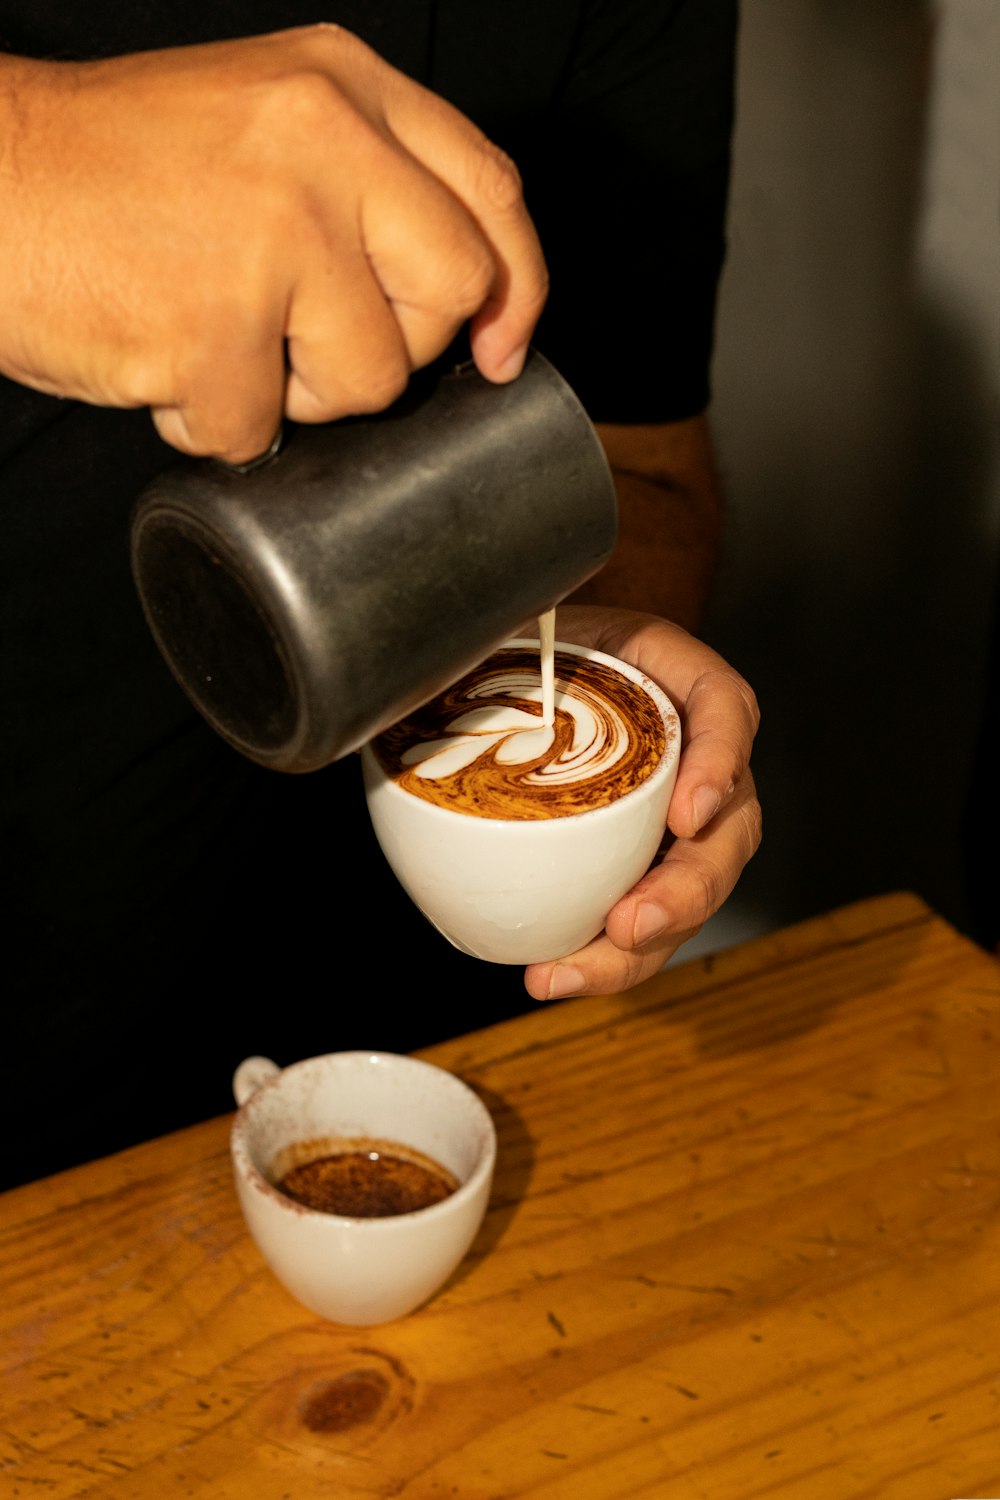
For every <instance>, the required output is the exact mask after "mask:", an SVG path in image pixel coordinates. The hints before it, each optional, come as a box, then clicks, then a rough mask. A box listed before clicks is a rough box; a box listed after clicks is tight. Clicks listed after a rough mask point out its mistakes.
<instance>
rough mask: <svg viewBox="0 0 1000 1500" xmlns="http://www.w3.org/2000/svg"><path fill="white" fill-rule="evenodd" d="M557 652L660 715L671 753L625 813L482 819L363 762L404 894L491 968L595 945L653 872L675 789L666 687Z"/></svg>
mask: <svg viewBox="0 0 1000 1500" xmlns="http://www.w3.org/2000/svg"><path fill="white" fill-rule="evenodd" d="M507 644H508V645H526V644H527V645H531V644H537V642H535V643H533V642H529V641H522V640H520V639H518V640H515V641H510V642H508V643H507ZM556 647H557V649H558V650H559V651H568V652H570V653H572V654H574V655H578V656H584V657H589V658H591V659H592V660H595V661H599V662H603V663H605V664H606V665H609V666H612V667H614V668H615V669H616V670H617V671H618V672H620V673H622V674H623V675H624V676H626V677H629V678H631V680H632V681H633V682H637V683H640V684H641V685H642V687H644V688H645V690H646V692H647V693H648V694H649V695H650V697H651V698H652V699H653V701H654V702H655V703H656V704H657V706H658V707H659V709H660V713H661V716H662V718H663V723H664V726H665V728H666V731H667V744H666V750H665V752H664V754H663V756H662V757H661V759H660V761H659V764H658V765H657V767H656V769H655V770H654V771H653V772H652V774H651V775H650V776H649V777H648V778H647V779H646V780H645V781H644V782H642V783H641V784H640V785H639V786H637V787H635V788H634V789H633V790H632V791H630V792H628V793H626V794H625V795H624V796H622V797H619V798H618V799H617V800H616V801H615V802H611V803H608V804H607V805H605V806H603V807H595V808H591V809H589V810H587V811H585V812H581V813H574V814H571V815H569V816H567V817H554V818H543V819H532V820H528V821H524V820H520V821H518V820H510V821H508V820H505V819H500V818H481V817H476V816H473V815H471V814H468V813H464V812H460V811H456V810H453V809H451V808H444V807H440V806H438V805H436V804H434V803H432V802H428V801H425V800H424V799H423V798H421V797H416V796H414V795H413V794H412V793H410V792H407V791H405V790H404V789H403V788H402V787H401V786H400V785H399V783H398V782H396V781H395V780H394V779H393V778H392V777H391V776H389V775H388V774H387V773H386V772H385V771H384V770H383V768H382V766H381V765H380V763H379V761H378V759H377V757H376V755H375V753H374V751H373V750H372V747H371V745H370V744H368V745H365V746H363V748H362V751H361V760H362V768H363V773H364V783H365V792H366V796H367V800H368V810H369V813H370V816H371V820H372V826H373V828H374V830H375V835H376V837H377V839H378V841H379V844H380V846H381V848H382V851H383V853H384V854H385V856H386V858H387V860H388V862H389V864H390V865H391V867H392V869H393V871H394V872H395V875H396V877H397V879H398V880H399V882H400V884H401V885H402V886H403V888H404V889H405V890H406V891H407V893H408V894H409V896H410V898H411V899H412V900H413V901H414V902H415V904H416V905H417V906H418V907H419V908H420V910H421V911H422V912H423V914H424V916H425V917H427V919H428V920H429V921H430V922H432V923H433V925H434V926H435V927H436V928H437V929H438V931H439V932H441V933H442V934H443V936H444V937H446V938H447V939H448V940H449V942H451V943H452V944H453V946H454V947H456V948H459V949H461V950H462V951H463V952H465V953H469V954H472V955H473V957H475V958H482V959H487V960H489V961H490V962H493V963H501V964H530V963H539V962H543V961H545V960H547V959H553V958H562V957H564V956H565V955H566V954H568V953H573V952H575V951H576V950H577V949H578V948H582V947H583V946H584V945H585V944H586V943H589V942H590V940H591V938H594V937H596V936H597V934H598V933H599V932H601V931H602V930H603V927H604V921H605V918H606V917H607V914H608V912H609V911H610V910H611V908H612V907H613V906H614V905H615V903H616V902H617V901H618V900H620V898H621V897H622V896H624V895H625V893H626V892H627V891H629V890H631V888H632V886H633V885H635V883H636V881H637V880H639V879H640V877H641V876H642V875H644V874H645V872H646V870H647V869H648V868H649V866H650V864H651V863H652V860H653V856H654V855H655V853H656V851H657V848H658V847H659V845H660V842H661V840H662V838H663V833H664V830H665V828H666V821H667V809H668V806H669V803H670V797H671V793H672V792H673V789H674V783H675V782H676V780H677V766H678V762H679V760H680V746H681V726H680V719H679V717H678V714H677V711H676V709H675V708H674V706H673V704H672V703H671V702H670V700H669V698H668V697H667V695H666V693H664V691H663V690H662V688H661V687H660V686H659V685H658V684H657V683H655V682H653V681H652V679H651V678H649V677H647V676H646V675H645V674H644V673H643V672H640V671H639V670H638V669H637V668H635V667H633V666H631V665H630V664H629V663H627V662H623V661H619V660H618V659H617V658H616V657H612V656H608V655H606V654H605V653H604V652H601V651H594V650H591V649H589V648H586V647H583V646H575V645H567V644H566V643H565V642H562V641H557V642H556Z"/></svg>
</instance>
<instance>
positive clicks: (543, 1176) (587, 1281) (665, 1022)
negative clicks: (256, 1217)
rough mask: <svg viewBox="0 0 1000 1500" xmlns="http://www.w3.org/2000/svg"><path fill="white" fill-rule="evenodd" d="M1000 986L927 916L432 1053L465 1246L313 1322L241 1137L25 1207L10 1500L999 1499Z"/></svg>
mask: <svg viewBox="0 0 1000 1500" xmlns="http://www.w3.org/2000/svg"><path fill="white" fill-rule="evenodd" d="M998 1046H1000V964H998V963H997V961H996V960H995V959H994V958H993V957H992V956H991V955H988V954H986V953H985V952H983V951H982V950H981V949H979V948H978V947H976V946H975V945H974V944H972V943H970V942H968V941H967V940H965V939H964V938H962V937H960V936H959V935H958V934H956V933H955V932H954V931H953V930H952V929H951V928H950V927H949V926H948V925H947V924H946V923H945V922H943V921H942V920H941V919H940V918H938V917H937V916H935V915H934V914H933V913H932V912H930V911H929V910H928V909H927V907H926V906H924V905H923V903H921V902H920V901H919V900H918V899H917V898H915V897H913V896H911V895H908V894H905V893H902V894H897V895H891V896H887V897H884V898H881V899H879V900H875V901H870V902H864V903H860V904H858V905H856V906H852V907H849V908H847V909H845V910H841V911H837V912H833V913H831V914H830V915H829V916H826V917H823V918H820V919H816V920H814V921H811V922H807V923H804V924H801V925H800V926H797V927H794V928H790V929H787V930H785V931H783V932H779V933H776V934H774V935H772V936H769V937H766V938H763V939H760V940H757V941H755V942H752V943H749V944H747V945H746V946H744V947H742V948H738V949H734V950H732V951H730V952H727V953H723V954H720V955H716V956H715V957H713V958H709V959H703V960H698V961H692V962H691V963H689V964H686V965H682V966H679V967H674V968H671V969H667V970H666V971H664V972H663V973H662V974H659V975H657V976H656V977H655V979H653V980H650V981H649V982H647V983H646V984H645V985H644V986H642V987H640V988H639V989H637V990H634V991H632V992H631V993H630V994H628V995H625V996H617V997H602V998H598V999H590V1000H580V1001H571V1002H568V1003H564V1004H562V1005H556V1006H551V1007H547V1008H546V1007H542V1008H539V1010H538V1011H536V1012H533V1013H532V1014H530V1015H529V1016H527V1017H524V1018H522V1019H520V1020H517V1021H513V1022H508V1023H506V1024H504V1025H502V1026H498V1027H495V1028H491V1029H490V1030H488V1031H485V1032H480V1033H475V1034H472V1035H470V1036H468V1037H464V1038H458V1039H456V1040H455V1041H453V1042H450V1043H448V1044H446V1045H443V1046H440V1047H437V1048H433V1049H429V1050H428V1051H427V1052H426V1053H424V1054H422V1055H424V1056H426V1057H428V1058H430V1059H431V1060H433V1061H435V1062H438V1063H440V1064H442V1065H443V1066H445V1067H448V1068H450V1069H452V1070H453V1071H455V1072H457V1073H459V1074H461V1076H463V1077H464V1078H465V1079H466V1080H467V1081H468V1082H470V1083H471V1084H472V1086H473V1087H474V1088H476V1089H477V1091H478V1092H479V1093H480V1095H481V1096H482V1097H483V1099H484V1100H485V1101H486V1103H487V1104H488V1106H489V1108H490V1109H491V1111H492V1112H493V1115H494V1118H495V1120H496V1124H497V1129H498V1134H499V1161H498V1168H497V1175H496V1181H495V1185H494V1192H493V1197H492V1201H491V1206H490V1210H489V1213H488V1216H487V1220H486V1223H485V1224H484V1226H483V1230H482V1232H481V1234H480V1236H479V1238H478V1239H477V1241H476V1243H475V1245H474V1247H473V1249H472V1251H471V1253H470V1255H469V1256H468V1257H467V1259H466V1261H465V1262H464V1263H463V1265H462V1266H461V1267H460V1269H459V1271H458V1272H457V1273H456V1275H455V1276H454V1277H453V1278H452V1281H451V1282H450V1283H449V1285H448V1286H447V1287H446V1288H445V1289H444V1290H443V1291H442V1292H441V1293H439V1294H438V1296H437V1297H436V1298H434V1299H433V1300H432V1301H431V1302H430V1303H429V1304H428V1305H427V1306H426V1307H424V1308H422V1309H421V1310H419V1311H418V1312H417V1313H415V1314H412V1315H411V1316H410V1317H409V1318H406V1319H403V1320H401V1321H400V1322H398V1323H395V1324H390V1325H388V1326H385V1327H382V1328H376V1329H362V1330H359V1329H344V1328H340V1327H337V1326H334V1325H331V1324H327V1323H323V1322H321V1321H320V1320H318V1319H316V1318H314V1317H313V1316H312V1315H311V1314H309V1313H307V1312H306V1311H305V1310H304V1309H303V1308H301V1307H300V1306H299V1305H298V1304H297V1303H296V1302H294V1301H293V1300H292V1299H291V1298H290V1297H289V1296H288V1295H287V1294H286V1293H285V1292H284V1291H283V1290H282V1288H281V1287H280V1286H279V1285H278V1284H277V1283H276V1282H275V1281H274V1279H273V1278H272V1277H271V1275H270V1273H269V1272H268V1270H267V1269H266V1267H265V1266H264V1264H263V1262H262V1261H261V1259H260V1257H259V1255H258V1253H257V1251H256V1249H255V1247H254V1245H253V1243H252V1242H251V1241H250V1239H249V1237H248V1235H247V1234H246V1232H245V1230H244V1227H243V1223H242V1220H241V1218H240V1215H239V1209H238V1206H237V1203H236V1198H235V1193H234V1190H233V1186H232V1179H231V1170H230V1164H229V1155H228V1128H229V1121H228V1117H227V1118H223V1119H220V1120H217V1121H211V1122H208V1123H207V1124H205V1125H202V1126H199V1127H197V1128H195V1129H193V1130H188V1131H184V1132H181V1133H179V1134H177V1135H174V1136H169V1137H166V1138H164V1139H163V1140H160V1141H155V1142H152V1143H150V1144H149V1145H146V1146H142V1147H139V1148H136V1149H135V1150H132V1151H128V1152H124V1153H122V1154H121V1155H119V1156H116V1157H112V1158H109V1159H108V1160H105V1161H101V1162H95V1163H92V1164H90V1165H89V1166H87V1167H84V1168H80V1169H77V1170H75V1171H73V1172H69V1173H65V1174H63V1175H61V1176H59V1177H55V1178H51V1179H48V1180H46V1181H43V1182H39V1183H35V1184H31V1185H29V1186H27V1187H24V1188H19V1189H16V1190H15V1191H13V1192H11V1193H7V1194H5V1195H3V1196H2V1197H0V1307H2V1309H3V1311H2V1314H0V1321H2V1334H0V1370H2V1384H0V1496H4V1497H7V1496H9V1497H12V1500H15V1497H16V1500H25V1497H28V1496H31V1497H39V1496H45V1497H51V1500H83V1497H87V1500H96V1497H101V1500H164V1497H169V1500H174V1497H182V1496H194V1497H199V1500H202V1497H204V1500H208V1497H211V1500H313V1497H320V1496H322V1497H324V1500H325V1497H330V1496H335V1497H338V1500H353V1497H359V1500H360V1497H369V1496H404V1497H407V1500H438V1497H458V1500H518V1497H528V1496H530V1497H532V1500H626V1497H627V1500H644V1497H655V1500H659V1497H663V1500H668V1497H669V1500H673V1497H675V1496H677V1497H684V1500H687V1497H695V1500H701V1497H705V1500H758V1497H767V1500H869V1497H871V1500H876V1497H877V1500H942V1497H943V1500H949V1497H952V1500H958V1497H960V1496H961V1497H988V1496H1000V1086H998V1085H1000V1069H998V1062H997V1059H998Z"/></svg>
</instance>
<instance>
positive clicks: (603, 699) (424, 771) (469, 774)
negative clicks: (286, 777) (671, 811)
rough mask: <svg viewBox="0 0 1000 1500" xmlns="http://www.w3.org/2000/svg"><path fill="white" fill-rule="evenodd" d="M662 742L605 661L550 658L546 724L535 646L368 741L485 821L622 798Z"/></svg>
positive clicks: (553, 814)
mask: <svg viewBox="0 0 1000 1500" xmlns="http://www.w3.org/2000/svg"><path fill="white" fill-rule="evenodd" d="M666 748H667V730H666V728H665V727H664V723H663V718H662V715H661V713H660V709H659V707H658V705H657V704H656V703H655V702H654V700H653V699H652V698H651V697H650V695H649V694H648V693H647V692H646V690H645V689H644V688H643V687H642V686H641V685H640V684H639V683H637V682H633V681H632V679H631V678H630V677H626V676H625V675H624V674H623V673H620V672H617V671H615V670H614V669H613V668H612V667H609V666H607V665H606V664H605V663H604V662H598V661H592V660H590V659H588V658H587V657H582V656H576V655H575V654H573V653H571V652H568V651H559V650H557V651H556V653H555V722H554V724H552V725H551V726H546V725H545V723H544V720H543V712H542V678H541V669H540V662H539V653H538V650H537V649H535V650H532V649H531V648H530V647H521V646H507V647H502V648H501V649H500V650H498V651H495V652H493V654H492V655H491V656H489V657H488V658H487V659H486V661H485V662H483V663H481V664H480V665H479V666H478V667H476V668H474V669H473V670H472V671H471V672H467V673H466V674H465V676H464V677H461V678H459V680H458V681H457V682H456V683H454V684H453V685H452V686H451V687H450V688H447V689H446V690H445V691H444V692H442V693H439V694H438V695H437V696H436V697H435V698H432V699H431V701H430V702H429V703H426V704H424V705H423V706H422V707H421V708H419V709H417V710H416V711H415V712H413V713H411V714H409V715H408V716H407V717H406V718H405V719H402V720H401V721H400V722H399V723H398V724H394V725H392V726H391V727H390V728H389V729H387V730H385V731H384V732H383V733H382V734H380V735H378V736H377V738H376V739H375V740H373V741H372V749H373V750H374V752H375V755H376V757H377V758H378V761H379V763H380V765H381V766H382V769H383V771H384V772H385V773H386V775H388V776H390V777H392V778H393V780H395V781H397V782H398V783H399V784H400V786H402V787H403V788H404V789H405V790H406V791H408V792H411V793H412V794H413V795H414V796H415V797H421V798H423V799H424V800H425V801H427V802H433V803H436V804H437V805H438V806H440V807H444V808H448V809H451V810H452V811H458V812H463V813H467V814H471V815H473V816H475V817H480V818H500V819H504V820H506V821H511V820H513V821H525V820H529V819H539V818H560V817H569V816H572V815H573V814H575V813H582V812H587V811H590V810H591V809H593V808H596V807H603V806H605V805H607V804H608V803H611V802H615V801H617V800H618V798H619V797H623V796H625V795H626V794H627V793H628V792H630V791H633V790H634V789H635V788H636V787H638V786H641V784H642V783H643V782H644V781H646V780H647V779H648V777H649V776H651V775H652V773H653V772H654V771H655V770H656V767H657V766H658V765H659V763H660V761H661V759H662V758H663V754H664V751H665V750H666Z"/></svg>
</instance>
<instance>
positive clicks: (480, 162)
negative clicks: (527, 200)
mask: <svg viewBox="0 0 1000 1500" xmlns="http://www.w3.org/2000/svg"><path fill="white" fill-rule="evenodd" d="M478 148H479V149H478V155H477V160H476V165H475V174H474V180H475V184H476V190H477V194H478V196H479V197H480V198H481V199H482V201H483V202H484V203H487V204H488V205H489V207H490V208H492V209H493V210H494V212H496V213H499V214H503V215H504V216H509V215H513V214H520V213H523V212H524V211H525V209H524V184H523V182H522V181H521V174H520V172H519V171H518V169H517V166H516V165H515V163H514V161H513V159H512V158H511V157H510V156H508V155H507V153H506V151H504V150H502V149H501V147H500V146H496V145H494V143H493V142H492V141H491V140H488V139H487V138H486V137H485V136H483V137H481V138H480V140H479V141H478Z"/></svg>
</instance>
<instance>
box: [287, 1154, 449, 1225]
mask: <svg viewBox="0 0 1000 1500" xmlns="http://www.w3.org/2000/svg"><path fill="white" fill-rule="evenodd" d="M271 1177H272V1179H273V1181H274V1185H275V1187H277V1188H278V1190H279V1191H280V1192H282V1193H284V1194H285V1195H286V1196H287V1197H289V1198H293V1199H294V1200H295V1202H296V1203H301V1204H302V1205H303V1206H304V1207H305V1208H312V1209H316V1210H317V1211H318V1212H319V1213H326V1214H344V1215H346V1216H347V1217H348V1218H353V1219H384V1218H388V1217H389V1215H390V1214H412V1213H416V1212H417V1211H418V1210H419V1209H422V1208H430V1206H431V1204H432V1203H440V1202H442V1200H443V1199H445V1198H447V1197H449V1196H450V1194H452V1193H453V1192H455V1190H456V1188H457V1187H458V1185H459V1182H458V1178H457V1177H456V1176H455V1174H454V1173H453V1172H449V1171H448V1168H447V1167H443V1166H442V1165H441V1163H440V1162H438V1161H435V1160H434V1158H433V1157H430V1156H426V1155H425V1154H424V1153H423V1152H422V1151H417V1150H416V1149H415V1148H414V1147H412V1146H404V1145H403V1144H402V1143H401V1142H399V1141H381V1140H369V1139H365V1138H360V1139H354V1138H351V1139H346V1140H320V1141H297V1142H295V1144H294V1145H292V1146H286V1147H285V1148H284V1150H283V1151H282V1152H281V1153H280V1154H279V1156H278V1158H277V1160H276V1161H275V1162H274V1164H273V1165H272V1168H271Z"/></svg>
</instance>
